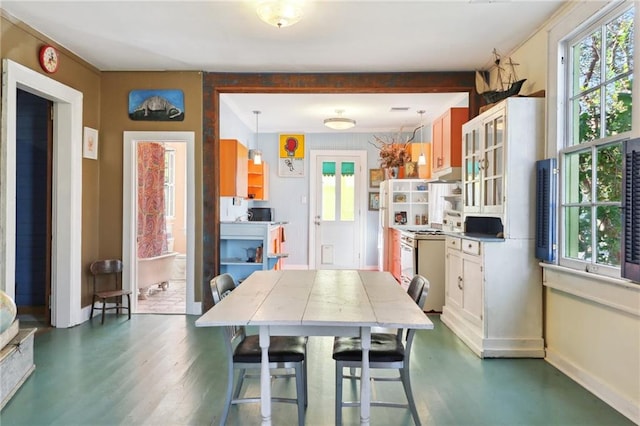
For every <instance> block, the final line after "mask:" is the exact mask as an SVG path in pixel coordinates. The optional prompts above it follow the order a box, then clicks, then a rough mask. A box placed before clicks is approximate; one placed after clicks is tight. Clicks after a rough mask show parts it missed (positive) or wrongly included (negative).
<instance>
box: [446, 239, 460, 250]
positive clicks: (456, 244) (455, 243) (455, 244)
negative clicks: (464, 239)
mask: <svg viewBox="0 0 640 426" xmlns="http://www.w3.org/2000/svg"><path fill="white" fill-rule="evenodd" d="M460 241H461V239H460V238H456V237H447V241H446V247H447V248H451V249H454V250H460Z"/></svg>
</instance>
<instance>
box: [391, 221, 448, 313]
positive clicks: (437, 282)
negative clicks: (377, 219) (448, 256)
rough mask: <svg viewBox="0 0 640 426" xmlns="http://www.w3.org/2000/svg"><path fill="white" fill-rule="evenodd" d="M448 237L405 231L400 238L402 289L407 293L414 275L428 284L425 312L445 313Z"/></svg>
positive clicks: (439, 233)
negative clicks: (420, 277)
mask: <svg viewBox="0 0 640 426" xmlns="http://www.w3.org/2000/svg"><path fill="white" fill-rule="evenodd" d="M444 241H445V236H444V233H443V232H442V230H439V229H428V230H424V229H419V230H414V231H410V230H409V231H403V232H402V233H401V235H400V249H401V252H400V268H401V280H400V285H402V287H403V288H405V289H407V288H408V287H409V283H410V282H411V279H412V278H413V276H414V275H415V274H420V275H422V276H424V277H425V278H426V279H427V280H429V295H428V296H427V300H426V302H425V305H424V308H423V309H424V311H425V312H442V307H443V306H444V295H445V289H444V285H445V273H444V271H445V258H444V256H445V244H444Z"/></svg>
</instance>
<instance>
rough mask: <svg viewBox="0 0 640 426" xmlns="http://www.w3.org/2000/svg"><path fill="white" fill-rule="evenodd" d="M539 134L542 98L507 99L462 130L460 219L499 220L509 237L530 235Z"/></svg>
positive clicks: (539, 155)
mask: <svg viewBox="0 0 640 426" xmlns="http://www.w3.org/2000/svg"><path fill="white" fill-rule="evenodd" d="M543 132H544V99H541V98H508V99H505V100H504V101H502V102H500V103H498V104H497V105H496V106H494V107H493V108H491V109H489V110H487V111H485V112H484V113H482V114H480V115H479V116H477V117H475V118H474V119H472V120H470V121H469V122H467V123H465V124H464V125H463V126H462V133H463V140H464V142H463V152H462V159H463V170H464V173H463V176H462V186H463V200H464V202H463V213H464V216H468V215H473V216H491V217H499V218H500V219H501V220H502V223H503V226H504V228H505V236H506V237H507V238H530V237H532V236H533V235H534V234H533V232H534V227H535V223H534V218H535V214H534V203H535V195H534V194H535V162H536V160H538V159H541V158H542V156H543V147H544V143H543V142H544V135H543ZM507 206H508V208H507Z"/></svg>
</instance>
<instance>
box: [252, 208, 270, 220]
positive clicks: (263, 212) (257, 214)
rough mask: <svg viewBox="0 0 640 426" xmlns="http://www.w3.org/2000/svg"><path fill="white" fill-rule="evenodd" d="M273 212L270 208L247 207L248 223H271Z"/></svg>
mask: <svg viewBox="0 0 640 426" xmlns="http://www.w3.org/2000/svg"><path fill="white" fill-rule="evenodd" d="M273 220H274V212H273V209H272V208H271V207H249V221H251V222H273Z"/></svg>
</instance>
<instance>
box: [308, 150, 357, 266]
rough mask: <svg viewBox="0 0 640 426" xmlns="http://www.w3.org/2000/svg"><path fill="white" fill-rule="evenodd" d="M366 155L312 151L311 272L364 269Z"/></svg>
mask: <svg viewBox="0 0 640 426" xmlns="http://www.w3.org/2000/svg"><path fill="white" fill-rule="evenodd" d="M366 155H367V154H366V152H365V151H313V150H312V151H311V158H310V169H311V175H310V176H311V177H310V179H309V186H310V188H309V194H311V197H310V211H311V212H312V214H311V223H310V224H309V229H310V230H311V232H310V237H309V262H310V265H309V266H310V268H312V269H361V268H362V267H363V263H364V258H363V257H364V256H363V253H364V240H365V238H364V235H365V234H364V229H365V222H366V218H365V214H364V213H365V212H366V211H367V208H366V198H365V196H364V195H365V188H366V176H365V173H364V172H363V170H365V169H366V158H367V157H366Z"/></svg>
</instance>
